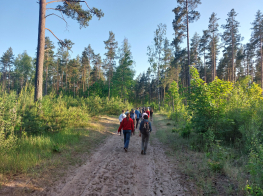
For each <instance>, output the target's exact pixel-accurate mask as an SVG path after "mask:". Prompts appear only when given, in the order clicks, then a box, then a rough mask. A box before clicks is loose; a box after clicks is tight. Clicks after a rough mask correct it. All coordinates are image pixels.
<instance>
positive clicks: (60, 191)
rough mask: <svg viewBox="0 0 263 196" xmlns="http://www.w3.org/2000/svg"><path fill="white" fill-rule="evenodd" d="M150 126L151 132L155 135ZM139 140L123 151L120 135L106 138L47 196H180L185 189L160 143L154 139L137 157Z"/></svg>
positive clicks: (47, 190)
mask: <svg viewBox="0 0 263 196" xmlns="http://www.w3.org/2000/svg"><path fill="white" fill-rule="evenodd" d="M155 131H156V129H155V127H154V126H153V133H152V134H155ZM140 146H141V138H140V137H139V136H138V130H136V135H135V136H132V137H131V140H130V145H129V150H128V152H127V153H125V152H124V150H123V136H122V137H120V136H119V135H117V134H114V135H113V136H111V137H109V138H108V139H107V140H106V142H105V143H104V144H102V145H101V146H100V147H99V148H97V150H96V151H95V152H94V154H93V155H92V156H91V157H90V158H89V159H88V161H87V162H86V163H85V164H84V165H82V166H81V167H79V168H78V169H76V170H75V171H73V172H71V173H69V174H68V176H67V177H65V178H64V179H62V180H61V181H60V182H59V183H58V184H57V185H56V186H54V187H51V188H47V189H46V190H45V191H44V192H43V193H42V195H48V196H97V195H98V196H99V195H102V196H114V195H116V196H117V195H118V196H119V195H125V196H128V195H130V196H151V195H152V196H156V195H157V196H176V195H177V196H181V195H185V194H184V192H185V190H184V189H183V187H182V186H181V185H180V184H179V175H177V174H176V173H175V171H174V170H173V169H172V168H173V167H172V165H171V164H170V162H169V160H168V158H167V157H166V155H165V153H164V150H163V148H162V145H161V144H160V142H159V141H158V140H157V139H156V138H153V140H152V143H151V145H150V144H149V146H148V152H147V155H141V154H140Z"/></svg>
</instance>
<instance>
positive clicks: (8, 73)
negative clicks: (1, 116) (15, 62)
mask: <svg viewBox="0 0 263 196" xmlns="http://www.w3.org/2000/svg"><path fill="white" fill-rule="evenodd" d="M8 67H9V71H8V93H9V92H10V65H8Z"/></svg>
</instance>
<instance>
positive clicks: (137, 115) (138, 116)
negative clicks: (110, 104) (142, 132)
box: [135, 108, 141, 129]
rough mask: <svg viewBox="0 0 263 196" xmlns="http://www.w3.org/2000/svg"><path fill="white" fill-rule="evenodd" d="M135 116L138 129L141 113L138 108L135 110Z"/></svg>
mask: <svg viewBox="0 0 263 196" xmlns="http://www.w3.org/2000/svg"><path fill="white" fill-rule="evenodd" d="M135 114H136V129H137V128H138V124H139V121H140V117H141V113H140V111H139V108H137V109H136V110H135Z"/></svg>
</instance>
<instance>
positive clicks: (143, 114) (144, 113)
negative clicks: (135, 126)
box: [142, 112, 148, 121]
mask: <svg viewBox="0 0 263 196" xmlns="http://www.w3.org/2000/svg"><path fill="white" fill-rule="evenodd" d="M145 115H146V116H148V114H147V113H146V112H143V113H142V121H143V119H144V116H145Z"/></svg>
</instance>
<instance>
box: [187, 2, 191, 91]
mask: <svg viewBox="0 0 263 196" xmlns="http://www.w3.org/2000/svg"><path fill="white" fill-rule="evenodd" d="M186 14H187V15H186V18H187V19H186V24H187V53H188V65H187V67H186V73H187V79H186V81H187V83H186V84H187V86H188V87H189V88H190V47H189V16H188V0H186Z"/></svg>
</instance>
